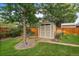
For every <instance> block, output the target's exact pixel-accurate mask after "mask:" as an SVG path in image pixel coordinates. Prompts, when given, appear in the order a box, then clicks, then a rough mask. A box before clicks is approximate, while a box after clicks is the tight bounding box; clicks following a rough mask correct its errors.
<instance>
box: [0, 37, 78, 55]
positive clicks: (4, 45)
mask: <svg viewBox="0 0 79 59" xmlns="http://www.w3.org/2000/svg"><path fill="white" fill-rule="evenodd" d="M20 41H21V40H19V39H15V38H11V39H9V40H4V41H0V55H2V56H3V55H4V56H59V55H68V56H69V55H79V47H70V46H63V45H56V44H50V43H38V44H37V45H36V47H34V48H30V49H26V50H15V49H14V46H15V45H16V44H17V43H18V42H20Z"/></svg>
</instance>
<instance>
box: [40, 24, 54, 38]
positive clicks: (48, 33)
mask: <svg viewBox="0 0 79 59" xmlns="http://www.w3.org/2000/svg"><path fill="white" fill-rule="evenodd" d="M39 37H40V38H49V39H52V37H53V29H52V26H51V25H50V24H47V25H46V24H45V25H42V26H40V28H39Z"/></svg>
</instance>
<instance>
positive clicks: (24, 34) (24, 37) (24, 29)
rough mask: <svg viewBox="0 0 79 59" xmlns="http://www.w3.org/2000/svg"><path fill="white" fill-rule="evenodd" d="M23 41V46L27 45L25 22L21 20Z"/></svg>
mask: <svg viewBox="0 0 79 59" xmlns="http://www.w3.org/2000/svg"><path fill="white" fill-rule="evenodd" d="M23 40H24V42H25V44H27V42H26V22H25V19H23Z"/></svg>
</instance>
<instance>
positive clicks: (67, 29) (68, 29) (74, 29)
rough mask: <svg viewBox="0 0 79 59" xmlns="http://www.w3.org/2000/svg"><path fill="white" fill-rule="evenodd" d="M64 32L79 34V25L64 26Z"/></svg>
mask: <svg viewBox="0 0 79 59" xmlns="http://www.w3.org/2000/svg"><path fill="white" fill-rule="evenodd" d="M61 30H62V32H64V34H78V35H79V27H77V26H76V27H62V28H61Z"/></svg>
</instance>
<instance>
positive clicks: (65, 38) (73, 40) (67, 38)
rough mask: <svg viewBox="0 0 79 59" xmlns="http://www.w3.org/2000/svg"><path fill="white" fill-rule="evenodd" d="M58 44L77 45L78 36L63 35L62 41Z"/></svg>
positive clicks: (78, 41)
mask: <svg viewBox="0 0 79 59" xmlns="http://www.w3.org/2000/svg"><path fill="white" fill-rule="evenodd" d="M60 42H65V43H72V44H79V35H74V34H73V35H72V34H71V35H70V34H69V35H67V34H65V35H63V37H62V39H61V40H60Z"/></svg>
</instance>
